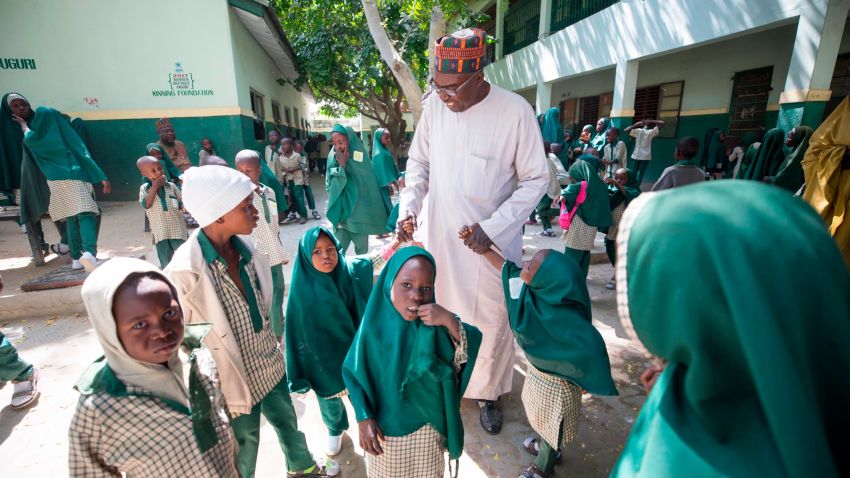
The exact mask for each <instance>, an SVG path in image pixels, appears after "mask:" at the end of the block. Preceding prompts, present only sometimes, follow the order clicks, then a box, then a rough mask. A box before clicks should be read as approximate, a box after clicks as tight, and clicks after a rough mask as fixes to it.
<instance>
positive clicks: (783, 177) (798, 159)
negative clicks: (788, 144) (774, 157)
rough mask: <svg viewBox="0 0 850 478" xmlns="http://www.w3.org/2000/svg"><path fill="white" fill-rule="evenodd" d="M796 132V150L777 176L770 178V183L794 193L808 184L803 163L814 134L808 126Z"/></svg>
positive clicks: (789, 155)
mask: <svg viewBox="0 0 850 478" xmlns="http://www.w3.org/2000/svg"><path fill="white" fill-rule="evenodd" d="M794 131H795V133H794V143H795V144H794V150H793V151H791V152H790V153H788V154H787V155H786V156H785V161H783V162H782V164H781V165H780V166H779V168H778V170H777V172H776V174H775V175H774V176H771V177H770V182H772V183H773V184H775V185H777V186H779V187H781V188H784V189H787V190H788V191H791V192H792V193H793V192H797V190H798V189H800V187H801V186H802V185H803V183H804V182H806V178H805V176H804V175H803V165H802V162H803V157H804V156H805V155H806V150H808V149H809V139H810V138H811V137H812V134H813V133H814V131H813V130H812V128H809V127H808V126H795V127H794Z"/></svg>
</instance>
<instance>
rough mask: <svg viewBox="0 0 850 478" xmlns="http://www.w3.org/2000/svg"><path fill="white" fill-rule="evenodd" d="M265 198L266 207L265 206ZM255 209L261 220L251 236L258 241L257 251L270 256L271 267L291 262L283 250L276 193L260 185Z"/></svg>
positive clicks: (257, 190) (256, 194)
mask: <svg viewBox="0 0 850 478" xmlns="http://www.w3.org/2000/svg"><path fill="white" fill-rule="evenodd" d="M263 197H265V199H266V200H265V205H264V204H263ZM253 198H254V200H253V203H254V207H255V208H257V212H258V213H259V216H260V219H259V220H258V221H257V225H256V226H255V227H254V230H253V231H251V235H252V236H254V239H256V240H257V251H259V252H261V253H263V254H265V255H267V256H269V265H270V266H276V265H278V264H283V263H284V262H289V260H290V259H291V258H290V256H289V254H287V252H286V250H285V249H284V248H283V243H281V242H280V235H279V233H280V226H279V225H278V223H277V200H276V198H275V195H274V191H272V189H271V188H267V187H265V186H263V185H260V187H258V188H257V189H256V190H255V193H254V196H253ZM266 214H268V215H269V220H268V221H266Z"/></svg>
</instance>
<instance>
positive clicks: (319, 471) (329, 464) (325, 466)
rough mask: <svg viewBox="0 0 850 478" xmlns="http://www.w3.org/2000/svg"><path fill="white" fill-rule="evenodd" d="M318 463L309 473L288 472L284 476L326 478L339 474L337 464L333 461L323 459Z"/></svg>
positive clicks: (290, 477)
mask: <svg viewBox="0 0 850 478" xmlns="http://www.w3.org/2000/svg"><path fill="white" fill-rule="evenodd" d="M319 461H320V462H321V463H316V466H314V467H313V469H312V470H310V471H301V472H289V473H287V474H286V476H287V477H288V478H327V477H329V476H336V475H338V474H339V464H337V462H335V461H334V460H331V459H329V458H325V459H322V460H319Z"/></svg>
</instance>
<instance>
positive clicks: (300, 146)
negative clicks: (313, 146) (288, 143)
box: [292, 139, 322, 221]
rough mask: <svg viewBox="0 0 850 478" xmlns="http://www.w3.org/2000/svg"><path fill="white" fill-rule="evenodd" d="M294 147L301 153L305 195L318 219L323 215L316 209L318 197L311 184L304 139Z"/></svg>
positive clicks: (308, 204) (314, 216) (296, 142)
mask: <svg viewBox="0 0 850 478" xmlns="http://www.w3.org/2000/svg"><path fill="white" fill-rule="evenodd" d="M292 147H293V148H294V149H295V152H296V153H298V154H300V155H301V172H302V173H304V196H305V197H306V198H307V207H309V208H310V210H311V211H313V219H315V220H317V221H318V220H319V219H321V218H322V216H320V215H319V211H318V210H317V209H316V198H315V197H313V186H312V185H310V160H309V158H308V156H307V154H305V153H304V141H302V140H300V139H299V140H297V141H295V143H294V144H293V145H292Z"/></svg>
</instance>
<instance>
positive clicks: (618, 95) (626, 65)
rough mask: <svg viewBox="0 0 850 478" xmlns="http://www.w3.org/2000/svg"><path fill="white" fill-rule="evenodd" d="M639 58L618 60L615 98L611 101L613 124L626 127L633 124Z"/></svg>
mask: <svg viewBox="0 0 850 478" xmlns="http://www.w3.org/2000/svg"><path fill="white" fill-rule="evenodd" d="M639 66H640V62H638V61H637V60H632V61H626V60H619V61H617V71H616V73H615V74H614V98H613V101H612V103H611V124H613V125H614V126H616V127H618V128H624V127H626V126H628V125H630V124H632V120H633V119H634V116H635V90H636V89H637V77H638V67H639Z"/></svg>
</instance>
